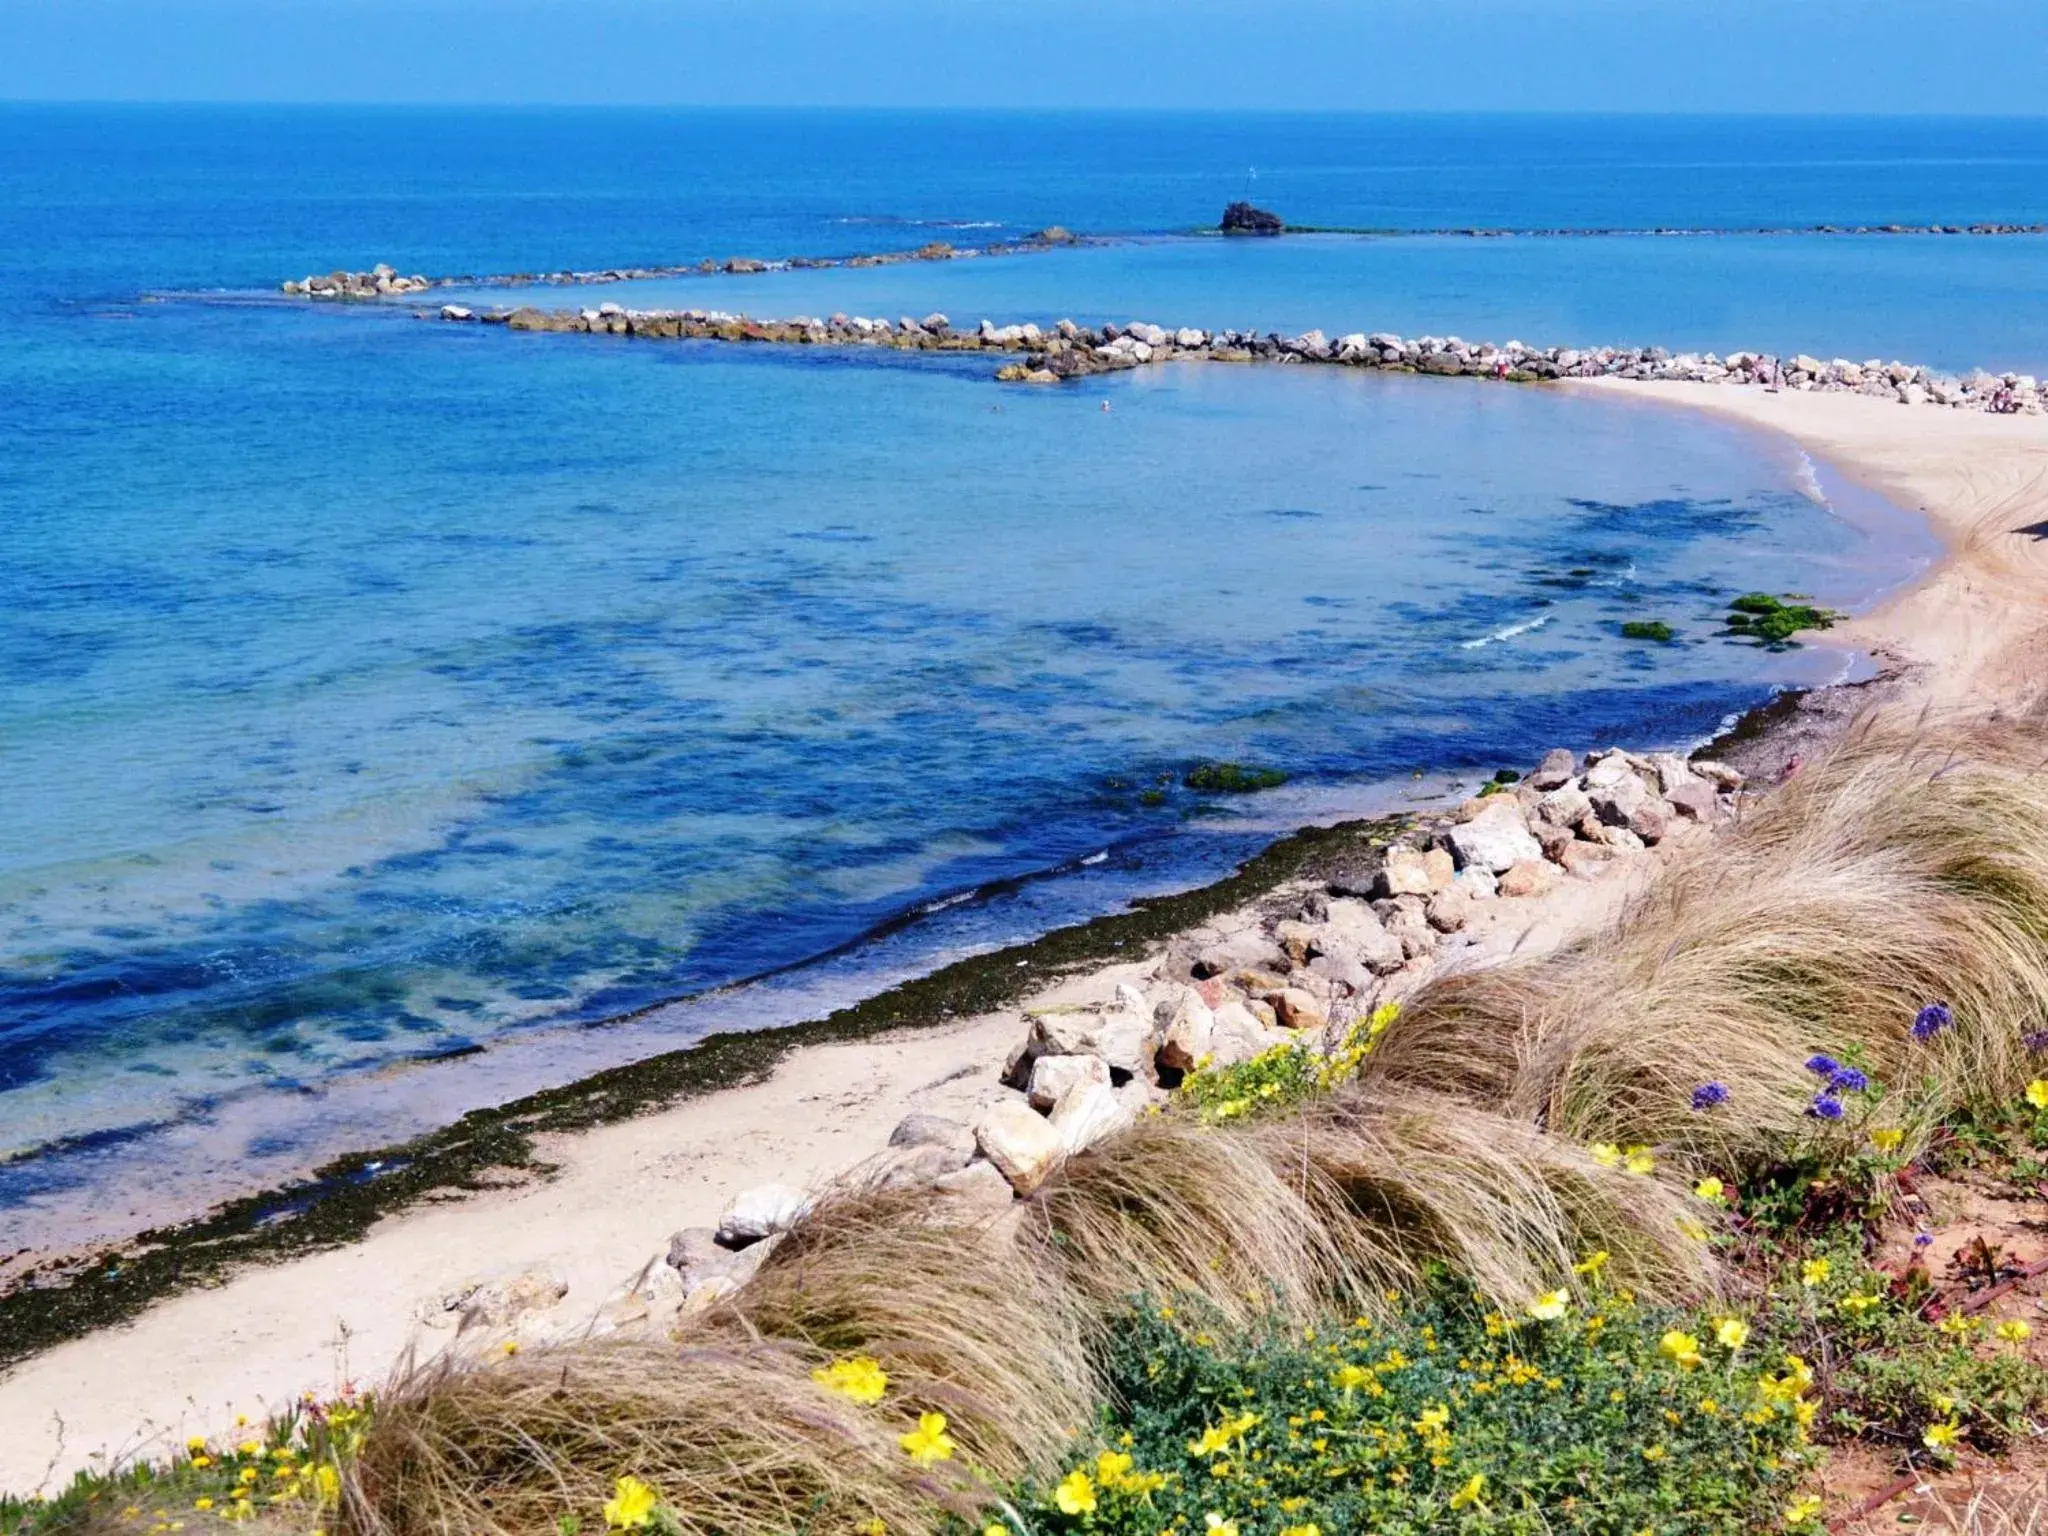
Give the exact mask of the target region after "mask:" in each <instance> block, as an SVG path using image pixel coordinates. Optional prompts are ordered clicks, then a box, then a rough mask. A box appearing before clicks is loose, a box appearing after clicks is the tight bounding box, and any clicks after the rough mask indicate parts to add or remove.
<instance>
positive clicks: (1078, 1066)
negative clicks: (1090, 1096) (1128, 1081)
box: [1025, 1056, 1109, 1114]
mask: <svg viewBox="0 0 2048 1536" xmlns="http://www.w3.org/2000/svg"><path fill="white" fill-rule="evenodd" d="M1084 1082H1087V1083H1100V1084H1102V1086H1103V1087H1105V1088H1107V1087H1108V1086H1109V1063H1108V1062H1106V1061H1104V1060H1103V1059H1102V1058H1101V1057H1100V1056H1041V1057H1039V1058H1038V1060H1037V1061H1035V1062H1033V1063H1032V1064H1031V1084H1030V1087H1029V1089H1028V1090H1027V1092H1026V1095H1025V1096H1026V1097H1027V1098H1029V1099H1030V1101H1031V1107H1032V1108H1033V1109H1036V1110H1040V1111H1042V1112H1044V1113H1047V1114H1050V1113H1051V1112H1052V1108H1053V1106H1054V1105H1055V1104H1057V1103H1059V1101H1060V1100H1061V1099H1062V1098H1064V1097H1065V1096H1066V1094H1067V1092H1068V1090H1069V1089H1072V1088H1076V1087H1079V1086H1080V1085H1081V1084H1082V1083H1084Z"/></svg>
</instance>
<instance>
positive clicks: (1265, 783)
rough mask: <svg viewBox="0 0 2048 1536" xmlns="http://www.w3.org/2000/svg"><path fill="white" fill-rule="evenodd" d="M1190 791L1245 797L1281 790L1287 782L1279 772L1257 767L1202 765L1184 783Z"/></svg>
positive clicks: (1284, 776)
mask: <svg viewBox="0 0 2048 1536" xmlns="http://www.w3.org/2000/svg"><path fill="white" fill-rule="evenodd" d="M1181 782H1182V783H1184V784H1186V785H1187V787H1188V788H1189V789H1192V790H1197V791H1199V792H1201V793H1203V794H1211V795H1244V794H1250V793H1251V792H1252V791H1253V790H1259V789H1277V788H1279V787H1280V786H1281V785H1282V784H1285V783H1286V782H1287V775H1286V774H1284V773H1282V772H1281V771H1280V770H1279V769H1278V768H1262V767H1260V766H1259V765H1258V764H1256V763H1198V764H1196V765H1195V766H1194V767H1193V768H1190V769H1189V770H1188V772H1187V777H1186V778H1185V779H1183V780H1182V781H1181Z"/></svg>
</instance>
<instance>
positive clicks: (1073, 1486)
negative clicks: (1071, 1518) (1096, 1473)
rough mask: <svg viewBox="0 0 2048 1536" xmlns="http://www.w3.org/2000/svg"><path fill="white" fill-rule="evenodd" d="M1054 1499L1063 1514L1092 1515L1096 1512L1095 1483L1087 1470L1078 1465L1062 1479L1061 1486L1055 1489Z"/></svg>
mask: <svg viewBox="0 0 2048 1536" xmlns="http://www.w3.org/2000/svg"><path fill="white" fill-rule="evenodd" d="M1052 1501H1053V1503H1055V1504H1057V1505H1059V1507H1060V1513H1061V1514H1064V1515H1092V1514H1094V1513H1095V1485H1094V1484H1093V1483H1092V1482H1090V1481H1089V1480H1088V1474H1087V1473H1086V1472H1084V1471H1082V1470H1081V1469H1080V1468H1079V1467H1076V1468H1074V1470H1073V1471H1071V1472H1069V1473H1068V1474H1067V1475H1066V1476H1065V1477H1063V1478H1061V1479H1060V1485H1059V1487H1057V1488H1055V1489H1054V1490H1053V1494H1052Z"/></svg>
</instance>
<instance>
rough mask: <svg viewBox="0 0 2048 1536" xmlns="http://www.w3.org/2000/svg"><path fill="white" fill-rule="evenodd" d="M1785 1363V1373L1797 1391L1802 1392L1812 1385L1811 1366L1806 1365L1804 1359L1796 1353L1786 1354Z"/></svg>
mask: <svg viewBox="0 0 2048 1536" xmlns="http://www.w3.org/2000/svg"><path fill="white" fill-rule="evenodd" d="M1785 1365H1786V1368H1787V1374H1788V1376H1789V1378H1790V1380H1791V1381H1792V1382H1793V1384H1794V1386H1795V1389H1796V1390H1797V1391H1800V1392H1804V1391H1806V1389H1807V1388H1808V1387H1811V1386H1812V1385H1813V1367H1812V1366H1810V1365H1808V1364H1807V1363H1806V1361H1805V1360H1803V1359H1802V1358H1800V1357H1799V1356H1798V1355H1787V1356H1786V1357H1785Z"/></svg>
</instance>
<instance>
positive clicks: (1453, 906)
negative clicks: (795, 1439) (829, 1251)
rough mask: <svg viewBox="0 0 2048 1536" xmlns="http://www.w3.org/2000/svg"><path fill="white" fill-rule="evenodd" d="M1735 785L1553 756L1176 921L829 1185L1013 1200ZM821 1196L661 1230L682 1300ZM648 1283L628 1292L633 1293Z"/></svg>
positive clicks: (739, 1262) (966, 1207) (999, 1213)
mask: <svg viewBox="0 0 2048 1536" xmlns="http://www.w3.org/2000/svg"><path fill="white" fill-rule="evenodd" d="M1742 784H1743V780H1742V775H1741V774H1739V773H1737V772H1736V771H1735V770H1734V769H1732V768H1729V767H1726V766H1724V765H1722V764H1719V763H1715V762H1709V761H1703V760H1693V761H1689V760H1687V759H1686V758H1683V757H1680V756H1678V755H1676V754H1674V753H1668V752H1667V753H1652V754H1649V755H1647V756H1638V755H1637V754H1635V753H1632V752H1626V751H1623V750H1621V749H1619V748H1614V749H1610V750H1608V751H1605V752H1595V753H1592V754H1591V755H1589V756H1588V757H1587V758H1586V760H1585V761H1584V763H1583V764H1582V763H1580V762H1579V761H1578V760H1577V759H1576V758H1574V756H1573V755H1572V754H1571V753H1570V752H1568V751H1565V750H1562V749H1559V750H1557V751H1553V752H1551V753H1549V754H1548V755H1546V756H1545V757H1544V759H1543V760H1542V762H1541V763H1540V764H1538V765H1537V767H1536V768H1535V769H1534V770H1533V771H1532V772H1530V773H1529V774H1528V775H1526V776H1525V777H1523V778H1522V779H1521V780H1520V781H1519V782H1517V783H1514V784H1512V785H1507V784H1496V785H1494V786H1491V787H1490V788H1489V789H1488V790H1487V791H1486V792H1484V793H1482V794H1481V795H1479V796H1476V797H1474V798H1473V799H1470V800H1467V801H1466V802H1464V804H1462V805H1460V806H1459V807H1458V808H1457V810H1456V811H1454V812H1453V813H1451V814H1449V815H1447V816H1444V817H1442V818H1439V819H1437V820H1435V821H1433V822H1431V823H1428V824H1424V825H1419V826H1416V827H1413V828H1411V829H1410V830H1409V831H1408V832H1407V833H1405V834H1404V835H1403V836H1402V837H1401V838H1400V839H1399V840H1397V841H1395V842H1394V843H1392V844H1391V845H1390V846H1388V847H1387V848H1385V850H1384V851H1383V854H1382V855H1381V856H1379V857H1377V858H1373V859H1370V860H1361V862H1360V866H1359V867H1358V868H1357V869H1356V870H1351V871H1342V872H1340V873H1339V874H1337V875H1336V876H1335V877H1333V878H1329V879H1325V880H1323V881H1320V882H1318V883H1316V884H1314V885H1312V886H1306V887H1303V886H1294V887H1283V888H1282V889H1280V890H1278V891H1276V892H1274V893H1272V894H1271V895H1270V896H1269V897H1267V898H1266V899H1265V900H1264V901H1262V902H1260V903H1259V904H1258V905H1256V906H1255V907H1253V908H1248V909H1244V910H1242V911H1240V912H1238V913H1235V914H1232V915H1231V916H1229V917H1227V918H1224V919H1221V920H1218V921H1217V922H1214V923H1211V924H1206V925H1204V926H1202V927H1200V928H1197V929H1194V930H1192V931H1190V932H1188V933H1184V934H1182V935H1180V936H1179V937H1177V938H1176V939H1174V940H1173V941H1172V942H1170V943H1169V944H1168V945H1167V946H1166V947H1165V948H1164V949H1163V950H1162V951H1161V952H1160V953H1159V954H1158V955H1157V956H1155V957H1154V958H1153V959H1152V961H1151V962H1150V963H1149V964H1147V965H1145V966H1144V967H1143V968H1142V970H1141V971H1139V972H1138V973H1137V976H1136V979H1135V980H1121V981H1113V982H1112V981H1109V980H1105V981H1104V982H1103V983H1102V984H1101V985H1100V987H1099V988H1098V989H1097V991H1098V995H1095V996H1092V997H1090V996H1086V995H1085V993H1086V992H1087V990H1088V989H1087V988H1086V987H1085V986H1084V987H1083V989H1082V990H1083V993H1084V995H1083V996H1082V997H1081V998H1080V999H1079V1000H1076V1001H1071V1002H1062V1003H1055V1004H1050V1005H1046V1006H1041V1007H1036V1008H1030V1009H1027V1010H1026V1011H1025V1029H1024V1033H1023V1036H1022V1038H1021V1039H1019V1040H1018V1042H1017V1044H1016V1046H1015V1048H1014V1049H1013V1050H1012V1051H1011V1052H1010V1055H1009V1058H1008V1060H1007V1061H1006V1062H1005V1063H1004V1065H1003V1071H1002V1083H1003V1085H1004V1089H1005V1092H1004V1093H1003V1094H1002V1095H1001V1096H1000V1097H998V1098H996V1099H994V1100H992V1101H991V1102H989V1103H988V1104H987V1105H986V1107H985V1108H984V1109H983V1110H982V1111H981V1113H980V1115H979V1116H978V1117H977V1118H976V1119H975V1120H974V1122H973V1123H972V1124H968V1123H965V1122H962V1121H955V1120H949V1119H944V1118H940V1117H938V1116H934V1115H927V1114H914V1115H911V1116H909V1117H908V1118H906V1119H905V1120H904V1121H903V1122H902V1123H901V1124H900V1125H898V1126H897V1127H896V1130H895V1132H894V1134H892V1135H891V1137H890V1138H889V1145H888V1146H887V1147H886V1148H885V1149H884V1150H882V1151H881V1152H879V1153H877V1154H876V1155H875V1156H873V1157H872V1158H870V1159H868V1160H867V1161H866V1162H864V1163H862V1164H860V1165H858V1166H857V1167H855V1168H854V1169H853V1170H851V1171H850V1172H849V1173H847V1174H846V1175H844V1176H843V1177H842V1179H841V1180H840V1181H839V1182H840V1187H842V1188H851V1189H889V1190H895V1189H912V1190H922V1191H925V1192H926V1193H927V1194H928V1195H929V1198H930V1200H931V1203H932V1213H933V1217H934V1219H936V1220H948V1221H963V1222H986V1221H990V1220H993V1219H1000V1218H1002V1217H1003V1216H1004V1215H1005V1214H1006V1213H1009V1212H1011V1211H1012V1210H1013V1209H1014V1208H1015V1206H1016V1202H1017V1201H1018V1200H1020V1199H1022V1198H1026V1197H1029V1196H1030V1195H1032V1194H1033V1193H1035V1192H1036V1191H1037V1190H1038V1189H1039V1188H1040V1186H1041V1185H1043V1184H1044V1183H1045V1181H1046V1180H1047V1179H1048V1178H1050V1177H1051V1176H1052V1175H1053V1173H1054V1172H1055V1171H1056V1170H1057V1169H1058V1168H1059V1166H1060V1164H1061V1163H1063V1162H1064V1161H1065V1160H1066V1159H1067V1158H1069V1157H1072V1156H1075V1155H1076V1154H1078V1153H1080V1152H1082V1151H1084V1150H1086V1149H1087V1148H1088V1147H1089V1146H1091V1145H1093V1144H1094V1143H1095V1142H1097V1141H1100V1140H1102V1139H1103V1138H1104V1137H1106V1136H1109V1135H1111V1134H1113V1133H1114V1132H1116V1131H1118V1130H1120V1129H1122V1128H1123V1127H1125V1126H1127V1125H1129V1124H1131V1123H1132V1122H1133V1121H1134V1120H1136V1118H1137V1117H1138V1116H1140V1115H1142V1114H1145V1113H1147V1112H1148V1111H1151V1110H1153V1109H1155V1108H1156V1107H1158V1106H1160V1105H1162V1104H1164V1103H1165V1102H1166V1100H1167V1098H1168V1096H1169V1094H1170V1093H1171V1091H1172V1090H1173V1089H1174V1088H1176V1087H1177V1086H1179V1084H1180V1083H1181V1081H1182V1079H1183V1078H1184V1077H1185V1076H1186V1075H1187V1074H1188V1073H1190V1072H1195V1071H1199V1070H1203V1069H1208V1068H1217V1067H1229V1066H1233V1065H1237V1064H1239V1063H1242V1062H1247V1061H1250V1060H1252V1059H1253V1058H1254V1057H1256V1056H1259V1055H1261V1054H1263V1053H1265V1052H1267V1051H1270V1050H1273V1049H1274V1048H1276V1047H1283V1046H1289V1045H1295V1044H1302V1045H1306V1046H1308V1047H1310V1048H1312V1049H1314V1050H1316V1051H1320V1052H1326V1053H1327V1052H1330V1051H1333V1050H1335V1049H1337V1048H1338V1047H1339V1043H1340V1042H1341V1041H1342V1040H1343V1039H1344V1037H1345V1035H1346V1034H1347V1033H1348V1032H1349V1031H1351V1030H1352V1029H1353V1028H1354V1027H1355V1026H1356V1025H1357V1024H1358V1023H1359V1022H1360V1021H1362V1020H1365V1019H1368V1018H1370V1017H1371V1015H1372V1013H1373V1010H1375V1009H1376V1008H1378V1007H1380V1006H1381V1005H1382V1004H1384V1003H1388V1002H1397V1001H1399V1000H1400V999H1401V998H1403V997H1405V996H1407V995H1408V994H1409V993H1411V992H1412V991H1414V989H1415V988H1416V987H1418V986H1419V985H1421V983H1422V982H1423V981H1424V980H1426V979H1427V978H1428V977H1429V976H1431V975H1432V974H1434V973H1436V972H1438V971H1439V970H1442V969H1443V968H1445V967H1446V966H1453V965H1455V964H1456V963H1457V957H1458V954H1459V951H1460V949H1461V947H1462V944H1463V941H1464V940H1465V939H1466V937H1467V930H1471V929H1478V928H1483V927H1485V926H1487V925H1486V923H1485V918H1486V914H1487V913H1488V911H1489V909H1491V910H1493V911H1495V912H1498V913H1500V914H1501V915H1502V916H1507V915H1508V912H1507V910H1506V909H1508V908H1510V907H1512V906H1514V905H1516V904H1520V903H1523V902H1526V901H1528V900H1530V899H1531V898H1539V897H1542V896H1544V895H1547V894H1548V893H1550V892H1551V891H1553V890H1555V889H1557V888H1558V887H1559V886H1560V885H1562V884H1563V883H1564V882H1566V881H1568V880H1574V879H1576V880H1582V881H1583V880H1595V879H1598V878H1600V877H1601V876H1602V875H1603V874H1605V873H1606V872H1607V871H1608V870H1610V869H1613V868H1617V867H1621V866H1624V865H1626V864H1627V863H1629V862H1630V861H1631V859H1632V858H1633V857H1634V856H1636V855H1639V854H1641V853H1642V851H1643V850H1644V849H1646V848H1649V847H1651V846H1654V845H1656V844H1659V843H1663V842H1665V841H1667V840H1669V839H1674V838H1678V839H1683V838H1684V837H1687V836H1697V835H1699V834H1700V832H1701V830H1702V829H1704V828H1706V827H1708V826H1710V825H1712V824H1713V823H1715V822H1718V821H1722V820H1725V819H1727V818H1729V817H1731V816H1732V815H1733V814H1734V811H1735V804H1736V798H1737V796H1738V794H1739V793H1740V791H1741V789H1742ZM813 1198H814V1197H812V1196H810V1195H808V1194H806V1193H805V1192H804V1191H801V1190H796V1189H791V1188H788V1187H786V1186H783V1185H780V1184H771V1185H764V1186H761V1187H759V1188H756V1189H752V1190H749V1191H747V1192H745V1193H743V1194H741V1195H740V1196H738V1197H737V1198H736V1199H735V1200H733V1201H732V1202H731V1204H730V1205H728V1206H727V1207H726V1210H725V1213H724V1215H723V1216H722V1217H721V1219H720V1221H719V1223H718V1225H717V1226H716V1227H715V1228H713V1227H703V1228H689V1229H686V1230H684V1231H681V1232H678V1233H676V1234H675V1236H674V1237H673V1238H672V1239H671V1240H670V1243H669V1248H668V1254H667V1263H668V1266H669V1268H670V1269H671V1270H672V1271H673V1272H674V1279H675V1283H673V1284H670V1282H668V1281H666V1280H664V1281H662V1282H660V1283H661V1284H662V1285H664V1286H667V1287H668V1294H669V1295H670V1297H671V1300H672V1304H673V1305H674V1306H677V1307H685V1306H688V1307H695V1306H702V1305H708V1304H710V1303H711V1302H713V1301H715V1300H717V1299H718V1298H719V1297H721V1296H724V1295H727V1294H729V1293H730V1292H732V1291H733V1290H736V1289H737V1288H738V1287H739V1286H741V1285H743V1284H744V1283H745V1282H746V1279H747V1277H748V1276H750V1275H751V1274H752V1273H753V1272H754V1270H755V1269H756V1268H757V1267H758V1266H759V1264H760V1262H761V1260H762V1258H763V1257H764V1256H765V1255H766V1254H768V1253H770V1252H772V1251H773V1249H774V1246H775V1244H777V1243H778V1242H779V1241H780V1240H781V1237H782V1234H783V1233H785V1232H787V1231H789V1230H790V1229H791V1228H792V1227H794V1226H795V1225H796V1224H797V1223H799V1222H800V1221H801V1220H802V1219H803V1216H804V1214H805V1213H806V1212H807V1211H808V1210H809V1209H810V1206H811V1203H812V1199H813ZM648 1284H649V1282H648V1280H647V1279H646V1277H645V1276H644V1275H643V1276H642V1277H641V1278H639V1279H638V1280H636V1282H635V1286H636V1287H638V1290H639V1291H640V1292H644V1291H645V1290H646V1288H647V1286H648Z"/></svg>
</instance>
